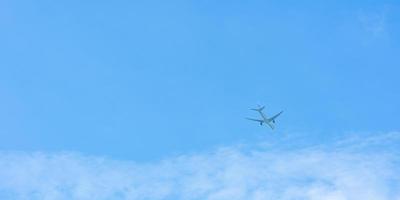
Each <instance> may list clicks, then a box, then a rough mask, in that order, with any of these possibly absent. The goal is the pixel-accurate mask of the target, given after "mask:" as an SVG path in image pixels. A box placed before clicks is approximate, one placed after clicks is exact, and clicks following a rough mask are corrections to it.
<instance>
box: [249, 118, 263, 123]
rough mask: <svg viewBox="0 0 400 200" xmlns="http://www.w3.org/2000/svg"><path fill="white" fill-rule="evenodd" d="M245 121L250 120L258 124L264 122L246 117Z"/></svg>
mask: <svg viewBox="0 0 400 200" xmlns="http://www.w3.org/2000/svg"><path fill="white" fill-rule="evenodd" d="M246 119H248V120H251V121H256V122H259V123H264V120H261V119H253V118H248V117H246Z"/></svg>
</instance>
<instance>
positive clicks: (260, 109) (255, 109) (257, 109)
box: [250, 106, 265, 112]
mask: <svg viewBox="0 0 400 200" xmlns="http://www.w3.org/2000/svg"><path fill="white" fill-rule="evenodd" d="M264 108H265V106H262V107H259V108H251V109H250V110H254V111H258V112H261V111H262V110H264Z"/></svg>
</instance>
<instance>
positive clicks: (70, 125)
mask: <svg viewBox="0 0 400 200" xmlns="http://www.w3.org/2000/svg"><path fill="white" fill-rule="evenodd" d="M0 7H1V10H0V13H1V16H0V23H1V27H2V28H1V29H2V31H0V42H1V44H2V45H1V46H2V48H0V51H1V52H0V55H1V59H0V91H1V98H0V109H1V112H0V121H1V126H0V134H1V137H2V138H3V140H2V142H0V148H1V149H4V150H27V151H31V150H33V151H35V150H44V151H60V150H71V151H79V152H85V153H88V154H94V155H109V156H115V157H118V158H122V159H125V158H127V159H143V160H148V159H150V160H152V159H159V158H162V157H164V156H167V155H171V154H177V153H178V154H179V153H181V152H187V151H197V150H202V149H207V148H210V147H214V146H217V145H225V144H234V143H237V142H252V141H257V140H259V139H260V137H261V138H263V137H265V135H266V134H270V133H271V132H270V131H268V130H264V129H261V128H260V127H258V126H256V124H252V123H251V122H248V121H245V120H243V118H244V117H246V116H254V113H251V112H250V111H248V108H250V107H252V106H255V105H256V104H257V103H260V104H265V105H266V106H267V113H270V114H272V113H275V112H278V111H280V110H285V113H284V115H282V117H281V119H280V120H279V122H278V130H277V131H276V132H277V133H282V132H284V131H286V132H287V131H290V132H299V133H305V134H306V135H307V137H310V138H314V139H315V140H329V138H331V137H334V136H335V135H338V134H344V133H345V132H349V131H350V132H353V131H358V132H373V131H392V130H398V127H399V126H398V120H399V117H398V116H399V114H400V108H399V103H398V102H400V89H399V87H398V86H399V85H400V81H399V79H398V74H399V73H400V70H399V67H398V66H399V65H400V60H399V58H398V53H399V50H400V49H399V47H400V41H399V37H398V35H399V34H400V24H399V21H400V15H399V13H400V12H399V9H400V7H399V4H398V3H396V1H352V2H345V1H331V2H320V3H317V2H314V1H305V2H302V3H299V2H294V1H288V2H281V1H218V2H215V1H173V2H168V3H167V2H163V1H117V2H114V3H110V2H106V1H85V2H81V1H61V2H60V1H59V2H53V1H1V3H0ZM322 132H323V134H321V133H322ZM311 135H312V137H311Z"/></svg>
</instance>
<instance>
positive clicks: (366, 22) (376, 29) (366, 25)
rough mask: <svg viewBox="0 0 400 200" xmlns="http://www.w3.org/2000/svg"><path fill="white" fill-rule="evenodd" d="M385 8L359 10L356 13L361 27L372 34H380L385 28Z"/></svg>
mask: <svg viewBox="0 0 400 200" xmlns="http://www.w3.org/2000/svg"><path fill="white" fill-rule="evenodd" d="M386 15H387V8H386V7H385V8H384V9H382V10H380V11H376V12H372V11H361V12H359V13H358V20H359V21H360V23H361V25H362V28H363V29H364V30H365V31H367V32H368V33H370V34H372V35H373V36H380V35H382V34H383V33H385V30H386V18H387V17H386Z"/></svg>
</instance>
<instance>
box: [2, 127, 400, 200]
mask: <svg viewBox="0 0 400 200" xmlns="http://www.w3.org/2000/svg"><path fill="white" fill-rule="evenodd" d="M399 142H400V133H398V132H392V133H386V134H380V136H374V137H363V138H359V137H351V139H346V140H341V141H335V142H332V143H330V144H325V145H319V146H307V145H304V146H303V147H298V148H295V149H293V148H288V149H285V148H276V147H277V146H279V145H280V144H272V145H268V146H267V147H264V148H259V146H258V147H257V148H253V147H252V146H251V145H248V146H247V147H223V148H219V149H217V150H215V151H211V152H203V153H198V154H192V155H183V156H178V157H173V158H168V159H165V160H162V161H159V162H157V163H134V162H129V161H116V160H112V159H108V158H99V157H90V156H83V155H80V154H74V153H26V152H25V153H21V152H20V153H15V152H3V153H0V198H1V199H210V200H212V199H218V200H219V199H229V200H234V199H238V200H240V199H255V200H257V199H311V200H319V199H324V200H342V199H343V200H344V199H363V200H369V199H371V200H386V199H387V200H389V199H390V200H399V199H400V192H399V191H400V166H399V162H400V159H399V154H397V153H396V152H394V151H393V150H392V149H390V148H389V149H388V147H391V146H392V147H393V146H396V145H398V144H399ZM255 146H257V145H255ZM371 148H372V149H371Z"/></svg>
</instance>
